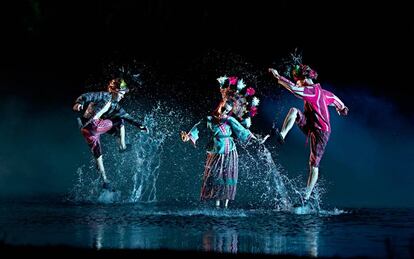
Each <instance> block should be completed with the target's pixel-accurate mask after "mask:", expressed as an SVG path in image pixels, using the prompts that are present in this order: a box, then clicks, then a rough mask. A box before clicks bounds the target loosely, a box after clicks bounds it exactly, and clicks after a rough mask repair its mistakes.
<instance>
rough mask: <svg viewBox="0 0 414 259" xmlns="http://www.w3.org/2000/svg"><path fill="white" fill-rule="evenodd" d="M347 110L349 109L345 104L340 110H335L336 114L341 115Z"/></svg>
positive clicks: (346, 112) (344, 114)
mask: <svg viewBox="0 0 414 259" xmlns="http://www.w3.org/2000/svg"><path fill="white" fill-rule="evenodd" d="M348 111H349V109H348V107H346V106H345V107H344V108H343V109H342V110H337V112H338V114H339V115H342V116H346V115H348Z"/></svg>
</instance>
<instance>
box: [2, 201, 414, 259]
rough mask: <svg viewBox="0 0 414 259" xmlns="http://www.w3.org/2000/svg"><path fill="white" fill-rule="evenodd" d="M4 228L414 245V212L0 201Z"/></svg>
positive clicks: (249, 245)
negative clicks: (312, 211)
mask: <svg viewBox="0 0 414 259" xmlns="http://www.w3.org/2000/svg"><path fill="white" fill-rule="evenodd" d="M0 231H1V233H3V236H4V237H5V239H4V242H5V243H8V244H29V245H61V244H63V245H69V246H76V247H89V248H95V249H105V248H117V249H127V248H128V249H162V248H165V249H173V250H193V251H194V250H197V251H212V252H219V253H266V254H279V255H280V254H292V255H297V256H314V257H317V256H318V257H319V256H344V257H347V256H372V257H385V256H387V255H388V254H389V253H391V252H392V253H394V254H396V255H398V257H402V258H406V257H410V255H411V254H410V247H412V246H413V245H412V243H413V242H412V241H410V240H411V239H412V237H413V233H414V210H409V209H406V210H395V209H394V210H368V209H366V210H360V211H354V212H349V213H340V212H339V211H336V210H334V211H331V212H329V211H325V212H324V213H322V214H307V215H296V214H292V213H288V212H280V211H273V210H265V209H252V210H242V209H229V210H214V209H204V208H193V209H192V208H188V207H185V208H177V207H175V206H159V205H154V204H143V205H142V204H141V205H136V204H132V205H79V206H78V205H67V204H63V205H53V204H52V205H51V204H40V205H39V204H13V205H10V204H6V205H4V204H1V203H0ZM386 240H388V243H386V242H385V241H386ZM410 242H411V243H410ZM389 251H391V252H389Z"/></svg>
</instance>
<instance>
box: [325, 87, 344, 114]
mask: <svg viewBox="0 0 414 259" xmlns="http://www.w3.org/2000/svg"><path fill="white" fill-rule="evenodd" d="M323 94H324V95H325V100H326V103H327V104H328V105H329V106H335V108H336V109H337V110H342V109H344V108H345V104H344V103H343V102H342V101H341V99H339V98H338V97H337V96H336V95H334V94H333V93H331V92H329V91H328V90H325V89H324V90H323Z"/></svg>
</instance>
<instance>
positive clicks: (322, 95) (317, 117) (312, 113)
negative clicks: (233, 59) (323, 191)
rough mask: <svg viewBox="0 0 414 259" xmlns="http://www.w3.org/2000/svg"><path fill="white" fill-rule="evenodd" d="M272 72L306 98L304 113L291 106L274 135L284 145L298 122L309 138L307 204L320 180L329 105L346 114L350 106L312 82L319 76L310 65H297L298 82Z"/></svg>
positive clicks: (327, 132)
mask: <svg viewBox="0 0 414 259" xmlns="http://www.w3.org/2000/svg"><path fill="white" fill-rule="evenodd" d="M269 72H271V73H272V74H273V76H274V77H275V78H276V79H277V81H278V83H279V84H280V85H282V86H283V87H284V88H286V89H287V90H288V91H290V92H291V93H293V94H294V95H295V96H296V97H298V98H300V99H303V101H304V104H305V106H304V111H303V112H301V111H300V110H299V109H297V108H290V110H289V112H288V114H287V115H286V118H285V120H284V122H283V126H282V129H281V130H279V129H278V128H277V127H276V125H274V127H273V134H275V135H276V137H277V138H278V141H279V142H280V143H281V144H283V143H284V141H285V138H286V135H287V134H288V132H289V131H290V130H291V128H292V127H293V125H294V124H295V123H296V124H297V125H298V126H299V128H300V129H301V130H302V131H303V133H304V134H306V135H307V137H308V138H309V139H310V157H309V177H308V181H307V185H306V186H307V187H306V192H305V197H304V203H306V202H307V201H308V200H309V198H310V195H311V193H312V191H313V188H314V187H315V184H316V181H317V180H318V174H319V162H320V161H321V158H322V156H323V153H324V151H325V147H326V144H327V143H328V139H329V135H330V133H331V125H330V123H329V110H328V106H334V107H335V108H336V110H337V112H338V114H339V115H347V114H348V108H347V107H346V106H345V105H344V103H343V102H342V101H341V100H340V99H339V98H338V97H337V96H335V95H334V94H333V93H331V92H329V91H327V90H324V89H322V87H321V85H320V84H318V83H314V82H313V80H316V79H317V77H318V74H317V73H316V71H314V70H312V69H311V68H310V67H309V66H307V65H303V64H301V65H296V66H294V68H293V70H292V77H293V79H294V80H295V82H296V84H294V83H292V82H291V81H290V80H288V79H287V78H285V77H283V76H281V75H279V73H278V72H277V71H276V70H275V69H273V68H269Z"/></svg>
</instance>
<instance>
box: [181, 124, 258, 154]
mask: <svg viewBox="0 0 414 259" xmlns="http://www.w3.org/2000/svg"><path fill="white" fill-rule="evenodd" d="M201 123H206V124H205V125H206V126H207V131H208V132H207V134H208V135H210V137H211V138H212V139H211V140H212V141H211V142H210V143H209V145H208V147H207V152H209V153H216V154H228V153H230V152H231V151H233V150H235V149H236V144H235V142H234V139H233V136H235V137H237V138H238V139H239V140H240V141H241V142H248V141H249V140H250V138H251V137H252V133H251V132H250V130H248V129H246V128H245V127H243V125H241V124H240V122H238V121H237V119H235V118H234V117H231V116H227V117H225V118H222V119H221V120H220V122H219V123H216V122H214V120H213V118H212V117H211V116H207V117H206V118H205V119H203V120H202V121H200V122H199V123H197V124H196V125H194V127H193V128H192V129H191V130H190V132H189V133H188V135H189V137H190V140H191V142H192V143H193V144H194V145H195V144H196V142H197V140H198V139H199V130H198V128H197V126H198V125H199V124H201Z"/></svg>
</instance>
